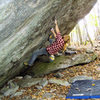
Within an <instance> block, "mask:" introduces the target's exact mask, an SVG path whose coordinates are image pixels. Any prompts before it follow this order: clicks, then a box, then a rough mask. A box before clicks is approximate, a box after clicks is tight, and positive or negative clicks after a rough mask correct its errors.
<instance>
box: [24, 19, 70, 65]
mask: <svg viewBox="0 0 100 100" xmlns="http://www.w3.org/2000/svg"><path fill="white" fill-rule="evenodd" d="M55 30H56V32H55V31H54V29H53V28H52V29H51V32H52V33H53V35H54V37H55V41H54V42H53V43H51V44H50V45H49V46H47V47H46V48H41V49H39V50H37V51H35V52H34V53H33V54H32V57H31V59H30V60H29V62H28V64H27V63H24V65H28V66H32V65H33V63H34V61H35V60H36V58H37V57H38V56H40V55H47V56H48V57H49V58H50V60H51V61H53V60H54V59H55V56H54V55H55V54H57V53H58V52H59V51H60V50H63V52H64V51H65V50H66V46H67V45H66V44H67V42H69V41H70V36H69V35H64V36H63V37H62V36H61V34H60V30H59V28H58V24H57V20H55ZM50 37H51V36H49V40H50Z"/></svg>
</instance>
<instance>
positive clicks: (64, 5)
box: [0, 0, 96, 87]
mask: <svg viewBox="0 0 100 100" xmlns="http://www.w3.org/2000/svg"><path fill="white" fill-rule="evenodd" d="M95 3H96V0H67V1H66V0H0V87H1V86H2V85H3V84H4V83H5V82H7V81H8V80H9V79H10V78H12V77H14V76H15V75H18V74H19V73H20V72H21V71H23V70H25V67H24V66H23V62H24V61H25V60H26V61H27V60H28V59H29V58H30V55H31V53H32V51H34V50H36V49H37V48H40V47H42V46H43V44H44V43H45V42H46V41H47V37H48V34H49V33H50V28H51V27H54V23H53V22H54V18H55V17H56V18H57V20H58V24H59V27H60V30H61V32H62V34H69V32H70V31H71V30H72V29H73V27H74V26H75V25H76V23H77V22H78V20H80V19H81V18H83V17H84V16H85V15H86V14H87V13H89V11H90V10H91V8H92V7H93V5H94V4H95Z"/></svg>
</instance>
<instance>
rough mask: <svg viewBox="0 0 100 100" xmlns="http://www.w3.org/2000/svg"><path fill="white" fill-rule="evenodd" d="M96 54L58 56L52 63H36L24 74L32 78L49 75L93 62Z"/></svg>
mask: <svg viewBox="0 0 100 100" xmlns="http://www.w3.org/2000/svg"><path fill="white" fill-rule="evenodd" d="M97 56H98V55H97V54H95V53H91V54H88V53H83V54H75V55H74V56H73V55H72V56H68V55H66V56H64V55H63V56H60V57H56V59H55V61H54V62H51V63H46V62H43V61H44V59H43V61H42V62H39V63H38V62H36V63H35V65H34V66H33V67H32V68H30V69H29V70H28V71H27V73H26V74H30V75H33V76H34V77H39V76H42V75H45V74H49V73H51V72H54V71H57V70H60V69H64V68H68V67H71V66H74V65H80V64H87V63H90V62H92V61H94V60H95V59H96V58H97Z"/></svg>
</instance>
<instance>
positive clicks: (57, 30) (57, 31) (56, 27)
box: [55, 19, 60, 34]
mask: <svg viewBox="0 0 100 100" xmlns="http://www.w3.org/2000/svg"><path fill="white" fill-rule="evenodd" d="M55 25H56V26H55V29H56V33H57V34H58V33H60V30H59V27H58V23H57V20H56V19H55Z"/></svg>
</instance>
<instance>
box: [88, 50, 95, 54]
mask: <svg viewBox="0 0 100 100" xmlns="http://www.w3.org/2000/svg"><path fill="white" fill-rule="evenodd" d="M86 53H88V54H91V53H94V50H92V49H88V50H86Z"/></svg>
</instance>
